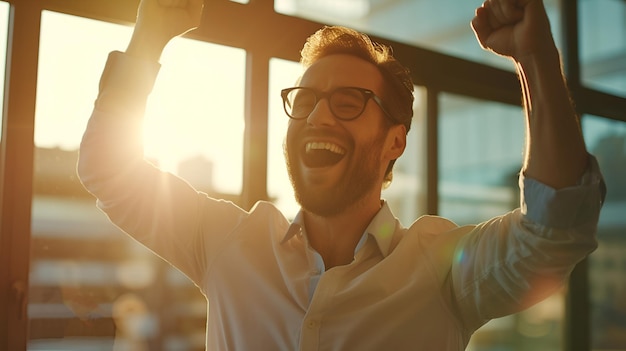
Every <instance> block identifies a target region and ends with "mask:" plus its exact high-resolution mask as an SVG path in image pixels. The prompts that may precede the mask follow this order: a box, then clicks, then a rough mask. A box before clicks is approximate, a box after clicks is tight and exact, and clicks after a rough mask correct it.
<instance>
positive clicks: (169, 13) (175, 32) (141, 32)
mask: <svg viewBox="0 0 626 351" xmlns="http://www.w3.org/2000/svg"><path fill="white" fill-rule="evenodd" d="M202 8H203V0H142V1H141V3H140V4H139V9H138V11H137V23H136V24H135V30H134V31H133V36H132V38H131V40H130V42H129V44H128V48H127V49H126V53H127V54H128V55H131V56H133V57H136V58H140V59H144V60H149V61H158V60H159V58H160V57H161V53H162V52H163V49H164V48H165V45H167V43H168V42H169V41H170V40H171V39H172V38H174V37H177V36H179V35H182V34H184V33H186V32H188V31H190V30H192V29H195V28H196V27H197V26H198V25H200V18H201V15H202Z"/></svg>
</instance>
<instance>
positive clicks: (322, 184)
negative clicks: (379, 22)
mask: <svg viewBox="0 0 626 351" xmlns="http://www.w3.org/2000/svg"><path fill="white" fill-rule="evenodd" d="M300 86H303V87H310V88H314V89H317V90H318V91H324V92H326V91H331V90H333V89H335V88H337V87H361V88H366V89H370V90H372V91H374V93H376V94H377V95H378V96H381V95H382V91H381V88H382V86H383V79H382V75H381V74H380V72H379V71H378V69H377V68H376V67H375V66H374V65H373V64H371V63H369V62H367V61H364V60H362V59H359V58H357V57H354V56H350V55H331V56H327V57H325V58H323V59H321V60H319V61H318V62H316V63H315V64H314V65H312V66H311V67H309V69H307V71H306V72H305V74H304V75H303V77H302V80H301V82H300ZM384 118H385V117H384V114H383V112H382V110H381V109H380V107H379V106H377V105H376V103H375V102H374V101H372V100H370V101H368V102H367V105H366V108H365V110H364V111H363V114H362V115H361V116H359V117H358V118H357V119H354V120H351V121H343V120H339V119H337V118H336V117H334V116H333V114H332V113H331V111H330V108H329V106H328V100H327V99H322V100H321V101H319V102H318V103H317V105H316V107H315V109H314V110H313V112H311V114H310V115H309V117H308V118H307V119H303V120H291V121H290V124H289V128H288V130H287V138H286V141H285V158H286V161H287V168H288V170H289V176H290V178H291V182H292V184H293V186H294V190H295V193H296V200H297V201H298V202H299V203H300V205H301V206H302V207H303V208H304V209H305V210H307V211H310V212H312V213H315V214H318V215H321V216H334V215H337V214H339V213H341V212H342V211H344V210H345V209H346V208H348V207H349V206H351V205H354V204H356V203H357V202H358V201H360V200H362V199H364V198H366V197H367V198H371V197H372V196H376V199H379V198H380V191H381V185H382V179H383V175H384V171H385V168H386V166H387V164H388V162H389V160H390V156H387V154H388V153H387V152H385V151H384V150H385V148H386V147H387V146H388V145H389V144H390V143H389V140H388V139H389V138H388V133H387V132H388V128H387V127H385V121H384ZM396 157H397V156H396Z"/></svg>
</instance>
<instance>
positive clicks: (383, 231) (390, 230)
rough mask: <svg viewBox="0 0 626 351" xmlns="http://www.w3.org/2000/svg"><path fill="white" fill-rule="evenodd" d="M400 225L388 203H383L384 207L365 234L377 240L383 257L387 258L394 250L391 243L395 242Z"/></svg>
mask: <svg viewBox="0 0 626 351" xmlns="http://www.w3.org/2000/svg"><path fill="white" fill-rule="evenodd" d="M399 225H400V223H399V222H398V219H397V218H396V217H395V216H394V214H393V213H392V212H391V209H390V208H389V204H388V203H387V201H383V205H382V207H381V209H380V211H378V213H377V214H376V216H374V218H373V219H372V221H371V222H370V224H369V225H368V226H367V229H365V233H367V234H369V235H371V236H373V237H374V239H376V244H378V249H379V250H380V252H381V254H382V255H383V257H387V256H388V255H389V253H390V250H391V249H392V247H391V243H392V242H393V241H394V236H395V234H396V232H397V229H398V226H399Z"/></svg>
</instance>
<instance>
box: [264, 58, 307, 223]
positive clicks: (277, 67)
mask: <svg viewBox="0 0 626 351" xmlns="http://www.w3.org/2000/svg"><path fill="white" fill-rule="evenodd" d="M301 74H302V68H301V66H300V64H299V63H297V62H293V61H287V60H282V59H277V58H272V59H270V81H269V84H270V86H269V95H270V96H269V97H268V98H269V112H268V115H269V117H268V119H269V121H268V142H267V148H268V149H267V159H268V161H267V163H268V164H267V183H268V184H267V191H268V194H269V196H270V198H271V199H272V200H273V202H274V203H275V204H276V206H277V207H278V208H280V209H281V210H282V212H283V213H284V214H285V216H286V217H287V218H293V217H295V215H296V213H297V212H298V210H299V209H300V206H298V204H297V203H296V200H295V196H294V193H293V188H292V187H291V181H290V180H289V175H288V173H287V166H286V165H285V157H284V154H283V141H284V140H285V135H287V124H288V123H289V117H287V115H286V114H285V111H284V110H283V104H282V100H281V98H280V90H281V89H284V88H288V87H291V86H294V85H295V83H296V79H297V78H298V77H299V76H300V75H301Z"/></svg>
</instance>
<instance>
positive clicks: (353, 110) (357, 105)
mask: <svg viewBox="0 0 626 351" xmlns="http://www.w3.org/2000/svg"><path fill="white" fill-rule="evenodd" d="M280 96H281V97H282V98H283V108H284V109H285V113H287V116H289V118H293V119H305V118H307V117H309V115H310V114H311V112H313V110H314V109H315V106H316V105H317V103H318V102H320V101H321V100H322V99H327V100H328V106H329V107H330V112H331V113H332V114H333V115H334V116H335V117H336V118H338V119H341V120H344V121H349V120H353V119H356V118H357V117H359V116H360V115H361V114H362V113H363V111H365V106H366V105H367V101H368V100H369V99H372V100H374V102H376V104H377V105H378V106H379V107H380V108H381V110H382V111H383V112H384V113H385V116H387V118H389V119H390V120H392V121H393V120H394V119H393V117H391V114H390V113H389V112H387V110H386V109H385V108H384V107H383V102H382V100H381V99H380V98H379V97H378V96H376V94H374V92H373V91H371V90H369V89H364V88H357V87H340V88H336V89H334V90H331V91H326V92H324V91H318V90H315V89H313V88H305V87H294V88H287V89H283V90H281V92H280Z"/></svg>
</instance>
